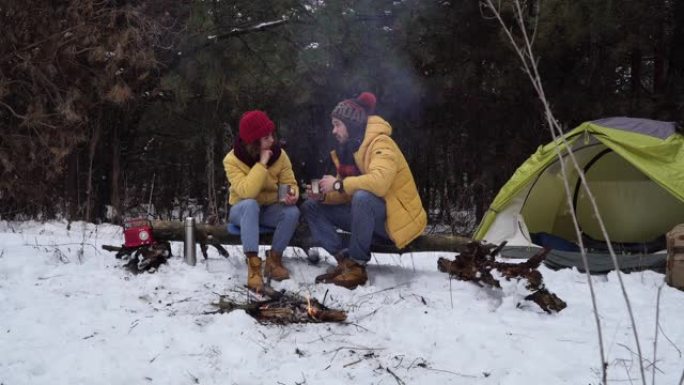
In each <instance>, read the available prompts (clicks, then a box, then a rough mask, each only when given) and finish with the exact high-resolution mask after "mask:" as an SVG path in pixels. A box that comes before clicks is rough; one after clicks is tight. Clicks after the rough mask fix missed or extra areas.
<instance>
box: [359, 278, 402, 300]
mask: <svg viewBox="0 0 684 385" xmlns="http://www.w3.org/2000/svg"><path fill="white" fill-rule="evenodd" d="M410 283H411V281H406V282H403V283H400V284H398V285H394V286H391V287H386V288H384V289H382V290H378V291H374V292H372V293H366V294H362V295H360V296H359V298H361V297H367V296H369V295H373V294H378V293H382V292H384V291H390V290H394V289H396V288H398V287H401V286H406V285H408V284H410Z"/></svg>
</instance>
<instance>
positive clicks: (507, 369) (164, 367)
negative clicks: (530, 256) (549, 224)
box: [0, 222, 684, 385]
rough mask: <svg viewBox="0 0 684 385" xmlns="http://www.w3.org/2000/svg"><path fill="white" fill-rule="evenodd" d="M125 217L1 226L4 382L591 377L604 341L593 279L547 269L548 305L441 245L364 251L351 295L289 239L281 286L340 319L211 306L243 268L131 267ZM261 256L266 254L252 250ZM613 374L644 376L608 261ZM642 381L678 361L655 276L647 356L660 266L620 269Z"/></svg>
mask: <svg viewBox="0 0 684 385" xmlns="http://www.w3.org/2000/svg"><path fill="white" fill-rule="evenodd" d="M122 242H123V235H122V231H121V228H120V227H118V226H113V225H98V226H96V225H93V224H86V223H82V222H78V223H72V224H71V226H70V230H68V229H67V224H66V223H65V222H48V223H38V222H0V313H1V314H2V317H0V384H2V385H20V384H50V385H59V384H64V385H67V384H69V385H73V384H90V385H92V384H155V383H156V384H287V385H294V384H308V385H312V384H352V383H353V384H404V383H405V384H433V383H440V384H598V383H599V382H600V378H601V371H600V360H599V348H598V339H597V333H596V326H595V320H594V316H593V314H592V306H591V301H590V296H589V288H588V285H587V283H586V277H585V275H584V274H582V273H580V272H578V271H576V270H569V269H566V270H560V271H553V270H550V269H548V268H546V267H543V266H542V267H541V268H540V271H541V272H542V274H543V275H544V278H545V282H546V284H547V286H548V289H549V290H550V291H552V292H554V293H556V294H557V295H558V296H559V297H560V298H561V299H563V300H565V301H566V302H567V304H568V307H567V308H566V309H565V310H563V311H562V312H560V313H558V314H551V315H549V314H546V313H544V312H543V311H541V310H540V309H539V308H538V307H537V306H536V305H535V304H534V303H527V302H526V301H524V300H523V297H524V296H525V295H526V291H525V290H524V288H523V287H522V285H521V284H516V283H515V282H504V284H503V286H504V287H503V289H502V290H493V289H486V288H480V287H478V286H476V285H474V284H472V283H468V282H460V281H455V280H449V278H448V276H447V275H446V274H444V273H440V272H438V271H437V258H439V257H453V254H449V253H414V254H405V255H402V256H398V255H384V254H383V255H380V254H376V255H374V256H373V259H372V262H371V264H370V265H369V267H368V274H369V277H370V280H369V282H368V283H367V284H366V285H365V286H362V287H360V288H358V289H356V290H354V291H349V290H346V289H344V288H339V287H336V286H333V285H326V284H314V283H313V281H314V277H315V276H316V275H317V274H321V273H322V272H324V271H325V269H326V268H327V267H330V266H331V264H332V263H333V260H332V258H331V257H329V256H328V257H327V258H324V259H323V260H322V261H321V263H319V264H318V265H317V266H314V265H311V264H309V263H308V262H307V260H306V259H305V258H304V256H303V253H302V251H301V250H300V251H299V253H297V252H296V250H295V251H293V250H291V249H288V250H287V251H286V254H285V258H284V262H285V264H286V266H288V267H289V269H290V272H291V275H292V279H290V280H287V281H283V282H280V283H279V282H275V283H274V284H273V286H274V288H276V289H287V290H291V291H294V292H297V293H299V294H301V295H304V296H306V295H311V296H313V297H315V298H317V299H318V300H319V301H321V300H322V299H323V296H324V295H325V293H326V291H327V292H328V293H327V296H326V302H325V305H326V306H329V307H332V308H337V309H342V310H345V311H347V312H348V322H347V323H345V324H335V323H320V324H293V325H268V324H261V323H259V322H257V321H256V320H254V319H253V318H252V317H250V316H249V315H247V314H246V313H245V312H244V311H242V310H236V311H233V312H230V313H226V314H205V312H208V311H211V310H214V308H213V307H212V306H211V303H212V302H215V301H217V300H218V294H227V295H230V296H233V297H234V299H235V301H236V302H245V301H247V297H246V294H245V291H244V290H243V289H242V288H243V285H244V284H245V283H246V270H247V269H246V265H245V263H244V258H243V257H242V255H241V254H240V249H239V248H238V247H233V246H231V247H228V250H229V251H230V253H231V257H230V258H228V259H226V258H223V257H221V256H219V255H218V253H216V250H214V249H211V250H210V254H209V259H208V260H206V261H205V260H203V258H202V257H201V254H200V253H199V252H198V263H197V265H196V266H194V267H192V266H188V265H186V264H184V263H183V261H182V258H180V257H178V255H180V254H181V252H182V244H181V243H174V244H172V250H173V253H174V255H175V257H174V258H172V259H171V260H170V261H169V263H168V264H167V265H163V266H162V267H161V268H160V269H159V271H158V272H156V273H154V274H149V273H144V274H140V275H137V276H136V275H132V274H131V273H129V272H127V271H126V270H124V269H122V268H121V265H122V262H121V261H119V260H117V259H115V258H114V253H110V252H106V251H104V250H102V249H101V245H103V244H109V245H120V244H121V243H122ZM261 253H262V255H263V250H262V252H261ZM592 279H593V282H594V284H595V289H596V291H597V296H598V305H599V313H600V317H601V322H602V328H603V336H604V340H605V346H606V353H607V362H608V380H609V383H618V384H622V383H627V384H629V383H634V384H639V383H641V375H640V371H639V364H638V362H639V361H638V360H639V359H638V357H637V355H636V352H637V349H636V346H635V340H634V337H633V332H632V329H631V325H630V322H629V316H628V314H627V311H626V306H625V302H624V300H623V298H622V295H621V292H620V288H619V285H618V279H617V276H616V274H615V273H611V274H608V275H605V276H594V277H592ZM624 281H625V284H626V286H627V291H628V293H629V297H630V300H631V304H632V307H633V309H634V316H635V318H636V324H637V328H638V333H639V337H640V343H641V350H642V353H643V356H644V357H643V359H644V367H645V370H646V378H647V381H648V383H650V382H651V377H652V375H653V370H655V376H656V382H657V383H658V384H678V382H679V379H680V377H681V376H682V371H683V370H684V358H682V350H684V327H682V325H683V324H682V322H683V320H684V305H683V304H684V292H682V291H678V290H676V289H673V288H671V287H668V286H666V285H665V286H664V287H663V290H662V295H661V303H660V331H659V335H658V344H657V357H656V363H655V365H653V364H652V361H653V356H654V354H653V351H654V337H655V330H656V324H655V319H656V309H657V308H656V298H657V292H658V287H660V286H661V285H663V275H662V274H658V273H655V272H651V271H644V272H638V273H632V274H627V275H624Z"/></svg>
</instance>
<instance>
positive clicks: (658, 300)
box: [651, 284, 663, 385]
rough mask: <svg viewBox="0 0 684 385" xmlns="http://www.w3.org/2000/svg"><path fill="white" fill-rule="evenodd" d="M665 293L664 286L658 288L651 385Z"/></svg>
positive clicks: (653, 380) (653, 382)
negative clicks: (662, 295) (661, 304)
mask: <svg viewBox="0 0 684 385" xmlns="http://www.w3.org/2000/svg"><path fill="white" fill-rule="evenodd" d="M662 291H663V284H660V286H658V296H657V297H656V318H655V337H654V338H653V371H652V377H651V385H655V369H656V366H655V362H656V357H657V355H658V324H659V321H660V294H661V293H662Z"/></svg>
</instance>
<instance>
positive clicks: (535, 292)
mask: <svg viewBox="0 0 684 385" xmlns="http://www.w3.org/2000/svg"><path fill="white" fill-rule="evenodd" d="M504 244H505V242H504V243H503V244H501V245H499V246H498V247H497V246H495V245H492V244H483V243H480V242H471V243H469V244H468V245H467V247H466V248H467V250H466V251H464V252H462V253H461V254H460V255H458V256H456V258H455V259H454V260H453V261H450V260H448V259H446V258H440V259H439V260H438V261H437V267H438V269H439V271H442V272H446V273H449V274H450V275H451V276H453V277H455V278H456V279H459V280H462V281H471V282H475V283H477V284H485V285H488V286H492V287H495V288H500V287H501V284H500V283H499V281H498V280H497V279H496V278H494V275H492V270H496V271H498V272H499V274H500V275H501V276H503V278H505V279H506V280H511V279H517V280H520V279H526V280H527V285H526V288H527V289H528V290H529V291H531V292H532V293H531V294H529V295H528V296H526V297H525V299H526V300H528V301H532V302H534V303H536V304H537V305H539V307H541V308H542V310H544V311H545V312H547V313H551V312H559V311H561V310H563V309H565V308H566V307H567V304H566V303H565V302H564V301H563V300H561V299H560V298H558V296H556V295H555V294H553V293H551V292H549V291H548V290H547V289H546V287H545V286H544V279H543V277H542V275H541V273H540V272H539V271H538V270H537V268H539V265H540V264H541V263H542V261H543V260H544V258H546V254H547V253H548V252H549V249H544V250H542V251H540V252H539V253H537V254H536V255H534V256H532V257H531V258H530V259H528V260H527V261H525V262H523V263H517V264H516V263H504V262H496V260H495V256H496V254H497V253H498V252H499V251H500V250H501V249H502V248H503V245H504Z"/></svg>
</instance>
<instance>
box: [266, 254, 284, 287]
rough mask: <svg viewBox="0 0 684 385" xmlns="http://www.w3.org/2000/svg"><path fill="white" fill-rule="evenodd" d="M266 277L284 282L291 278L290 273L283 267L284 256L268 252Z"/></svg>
mask: <svg viewBox="0 0 684 385" xmlns="http://www.w3.org/2000/svg"><path fill="white" fill-rule="evenodd" d="M264 277H266V278H271V279H275V280H276V281H282V280H284V279H288V278H290V272H289V271H287V268H285V266H283V255H282V254H280V253H276V252H275V251H273V250H269V251H267V252H266V263H265V264H264Z"/></svg>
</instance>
